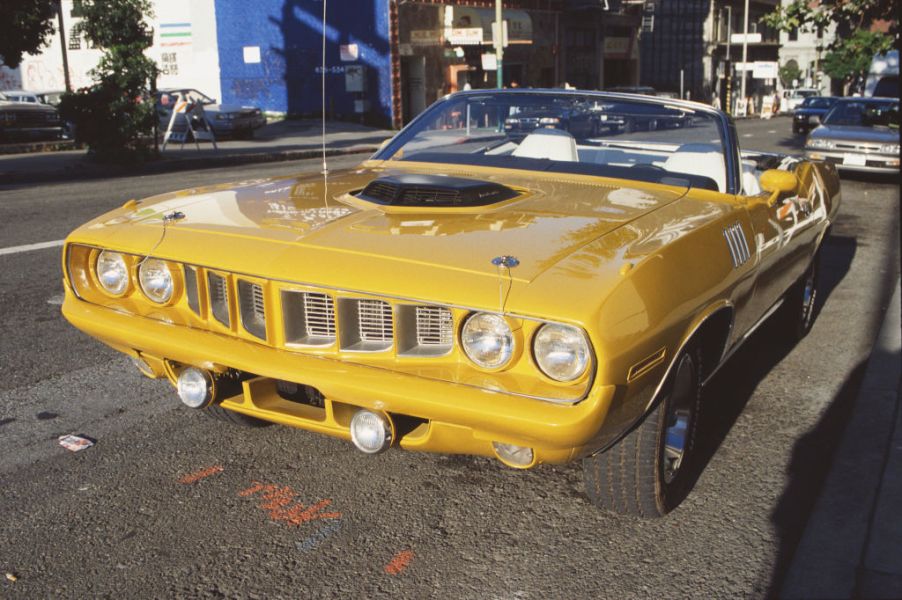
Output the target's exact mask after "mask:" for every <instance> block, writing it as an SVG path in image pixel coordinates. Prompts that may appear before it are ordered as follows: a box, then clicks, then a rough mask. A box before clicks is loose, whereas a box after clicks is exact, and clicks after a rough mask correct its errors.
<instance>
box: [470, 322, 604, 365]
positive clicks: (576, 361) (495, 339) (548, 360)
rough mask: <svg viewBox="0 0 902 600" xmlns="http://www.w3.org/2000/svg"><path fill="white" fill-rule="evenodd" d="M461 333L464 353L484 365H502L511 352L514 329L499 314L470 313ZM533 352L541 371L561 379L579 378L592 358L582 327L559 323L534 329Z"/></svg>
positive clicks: (512, 351)
mask: <svg viewBox="0 0 902 600" xmlns="http://www.w3.org/2000/svg"><path fill="white" fill-rule="evenodd" d="M460 337H461V346H462V347H463V350H464V352H465V353H466V355H467V357H468V358H469V359H470V360H471V361H473V362H474V363H475V364H476V365H478V366H480V367H482V368H484V369H501V368H503V367H504V366H506V365H507V364H508V363H509V362H510V361H511V359H512V358H513V356H514V339H515V338H514V333H513V331H512V330H511V328H510V325H508V323H507V321H506V320H505V319H504V317H502V316H501V315H498V314H494V313H484V312H480V313H475V314H473V315H471V316H470V317H469V318H468V319H467V320H466V321H465V322H464V325H463V328H462V330H461V336H460ZM532 353H533V358H534V359H535V363H536V365H537V366H538V367H539V369H540V370H541V371H542V373H544V374H545V375H547V376H548V377H549V378H551V379H553V380H555V381H560V382H570V381H575V380H576V379H579V378H580V377H581V376H582V375H583V374H584V373H585V372H586V371H587V370H588V368H589V365H590V364H591V362H592V351H591V349H590V348H589V341H588V340H587V339H586V335H585V334H584V333H583V331H582V330H581V329H579V328H577V327H573V326H571V325H563V324H560V323H545V324H543V325H541V326H540V327H539V328H538V329H537V330H536V332H535V334H534V335H533V338H532Z"/></svg>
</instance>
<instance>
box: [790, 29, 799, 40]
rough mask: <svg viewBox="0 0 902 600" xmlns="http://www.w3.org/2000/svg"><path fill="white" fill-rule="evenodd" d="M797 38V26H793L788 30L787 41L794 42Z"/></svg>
mask: <svg viewBox="0 0 902 600" xmlns="http://www.w3.org/2000/svg"><path fill="white" fill-rule="evenodd" d="M798 39H799V28H798V27H793V28H792V30H790V32H789V41H790V42H796V41H798Z"/></svg>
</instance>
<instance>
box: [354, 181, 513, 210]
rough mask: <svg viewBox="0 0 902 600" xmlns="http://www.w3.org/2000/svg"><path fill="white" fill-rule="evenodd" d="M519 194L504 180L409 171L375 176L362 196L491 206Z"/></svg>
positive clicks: (398, 202) (393, 202)
mask: <svg viewBox="0 0 902 600" xmlns="http://www.w3.org/2000/svg"><path fill="white" fill-rule="evenodd" d="M518 195H519V193H518V192H517V191H515V190H512V189H511V188H509V187H507V186H503V185H501V184H500V183H492V182H489V181H479V180H478V179H465V178H463V177H443V176H441V175H414V174H405V175H397V176H389V177H380V178H379V179H374V180H373V181H371V182H370V183H369V184H368V185H367V186H366V187H365V188H363V191H362V192H360V193H359V194H358V197H359V198H362V199H363V200H369V201H370V202H375V203H377V204H385V205H390V206H418V207H422V208H431V207H436V208H441V207H462V208H463V207H469V206H488V205H489V204H496V203H498V202H503V201H505V200H510V199H511V198H516V197H517V196H518Z"/></svg>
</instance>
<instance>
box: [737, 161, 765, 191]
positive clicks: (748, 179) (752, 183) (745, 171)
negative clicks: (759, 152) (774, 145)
mask: <svg viewBox="0 0 902 600" xmlns="http://www.w3.org/2000/svg"><path fill="white" fill-rule="evenodd" d="M742 193H743V194H744V195H746V196H757V195H758V194H760V193H761V182H760V181H758V165H757V164H755V161H753V160H744V161H742Z"/></svg>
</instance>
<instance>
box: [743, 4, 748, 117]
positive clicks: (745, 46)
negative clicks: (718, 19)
mask: <svg viewBox="0 0 902 600" xmlns="http://www.w3.org/2000/svg"><path fill="white" fill-rule="evenodd" d="M743 22H744V24H743V26H742V34H743V35H742V98H743V99H745V77H746V73H748V64H747V63H748V60H749V0H745V17H744V18H743ZM745 110H746V114H748V110H749V109H748V107H746V109H745Z"/></svg>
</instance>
